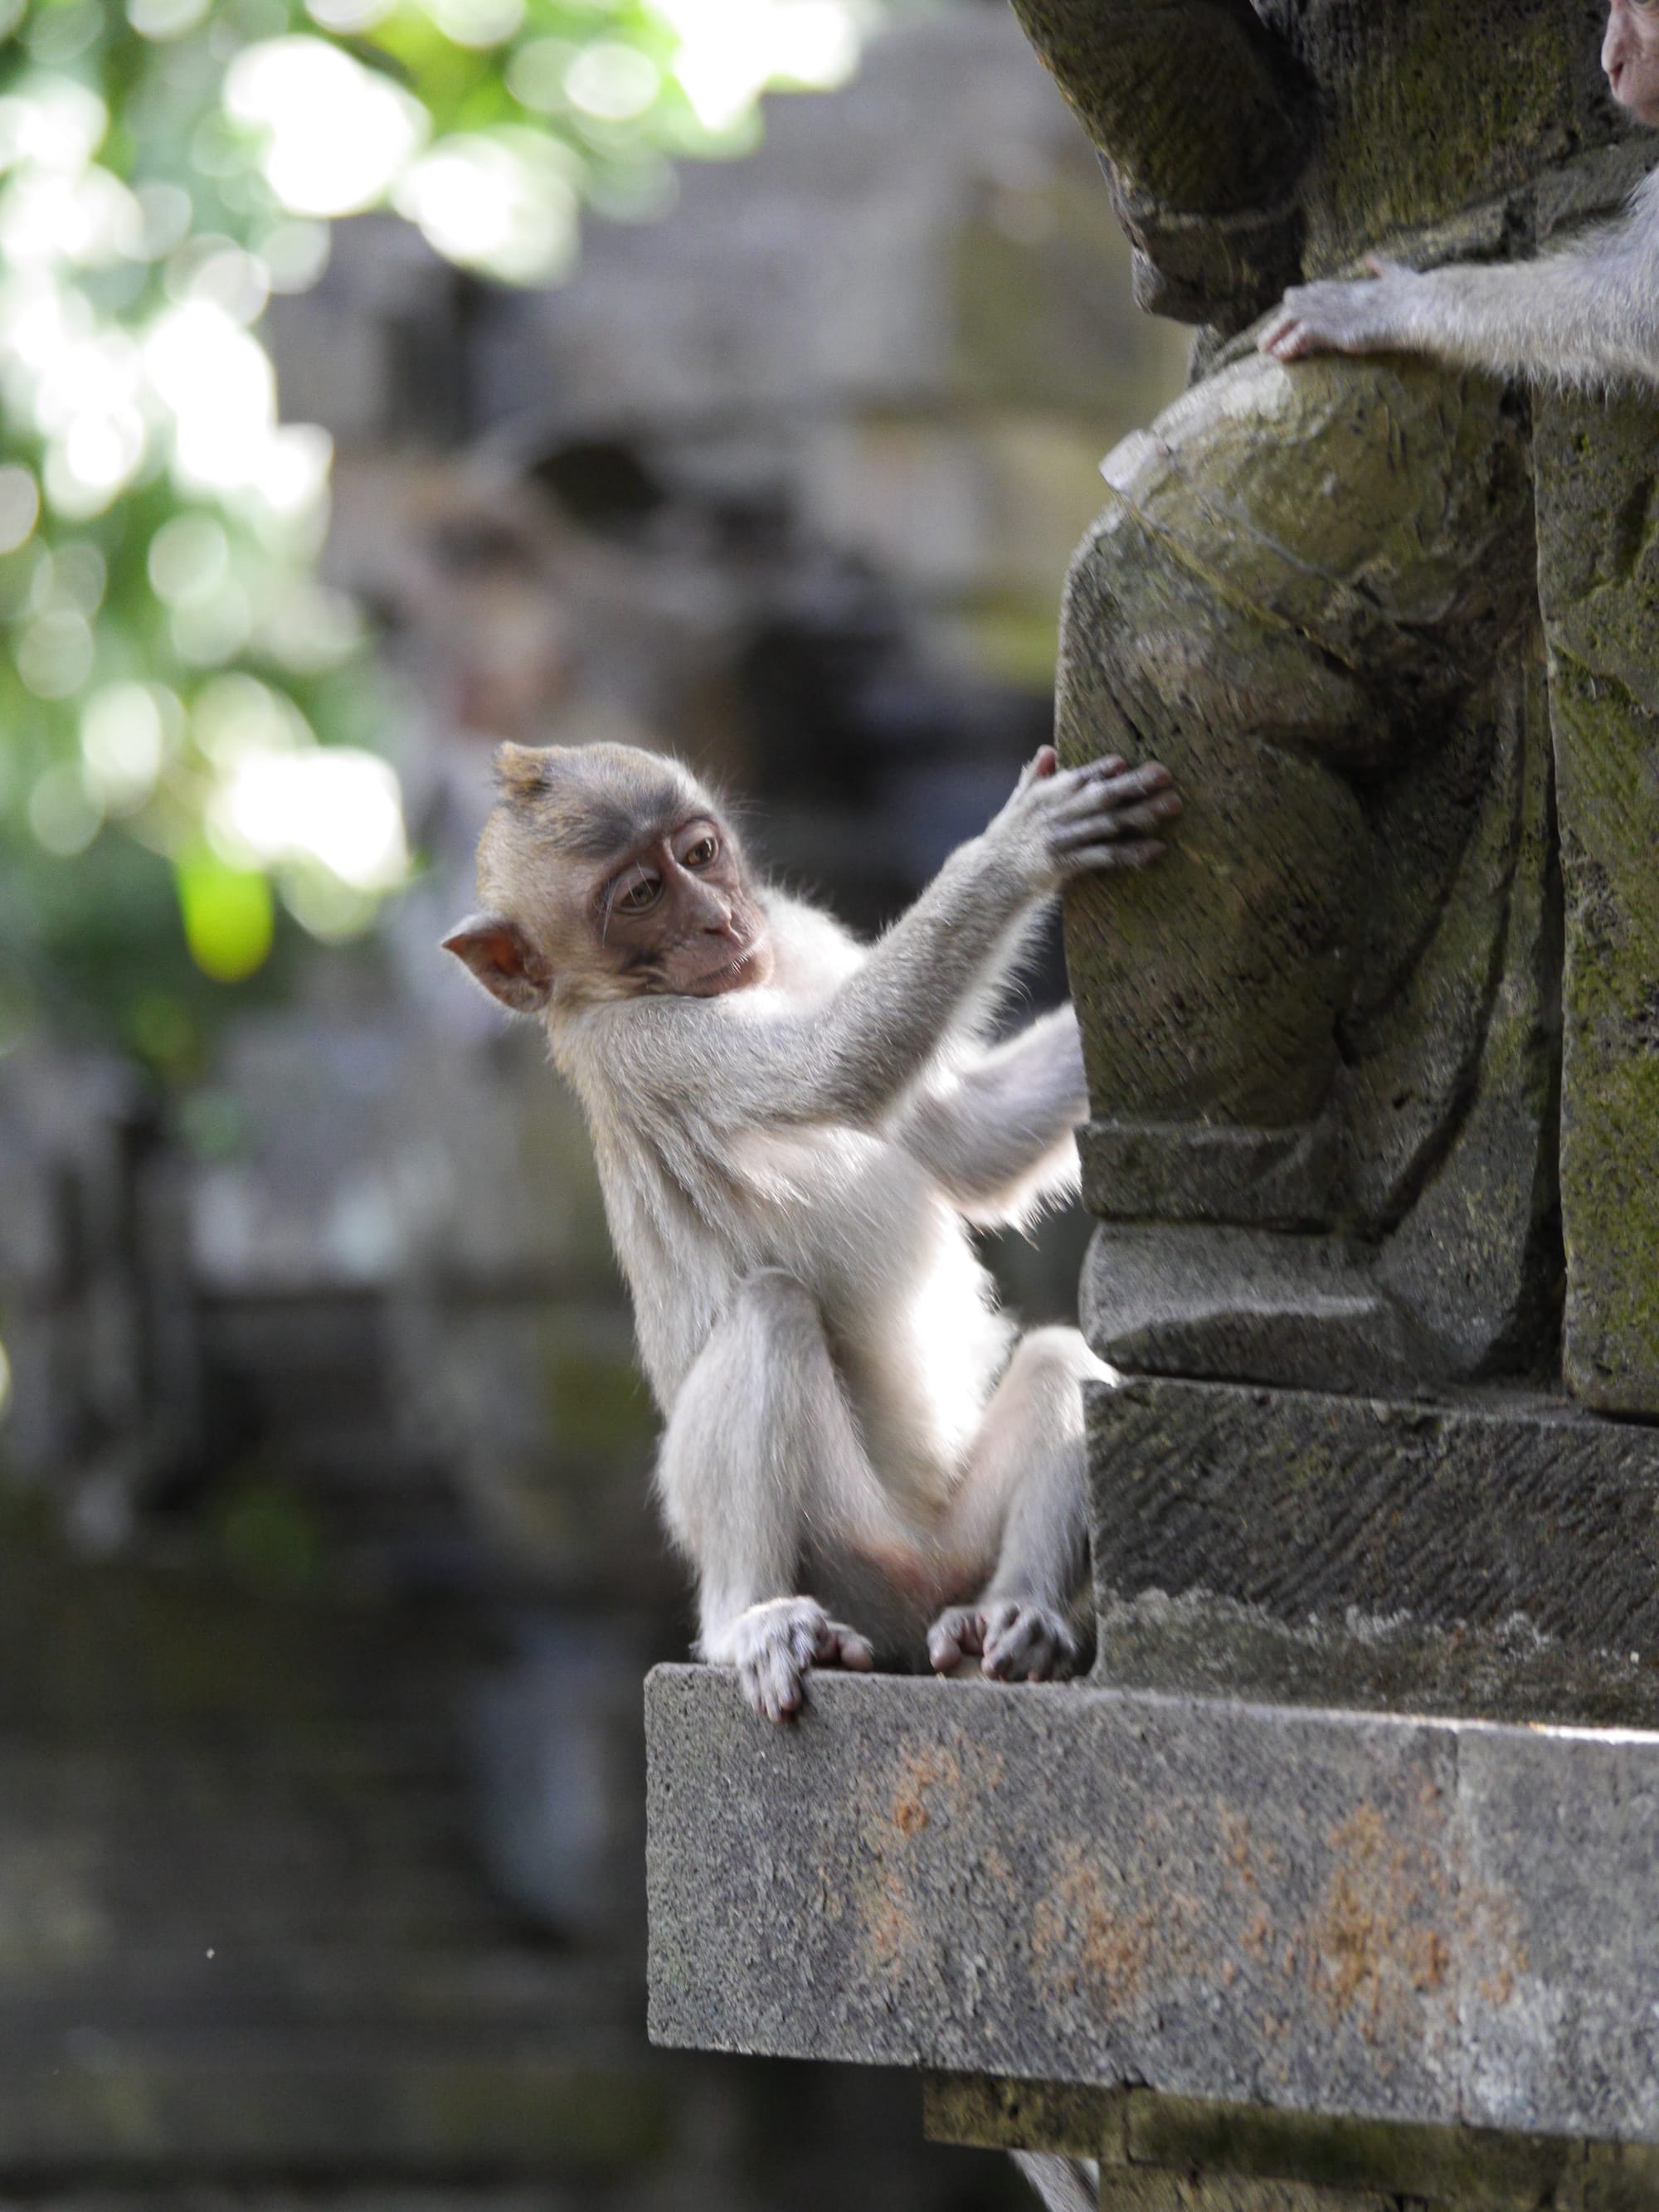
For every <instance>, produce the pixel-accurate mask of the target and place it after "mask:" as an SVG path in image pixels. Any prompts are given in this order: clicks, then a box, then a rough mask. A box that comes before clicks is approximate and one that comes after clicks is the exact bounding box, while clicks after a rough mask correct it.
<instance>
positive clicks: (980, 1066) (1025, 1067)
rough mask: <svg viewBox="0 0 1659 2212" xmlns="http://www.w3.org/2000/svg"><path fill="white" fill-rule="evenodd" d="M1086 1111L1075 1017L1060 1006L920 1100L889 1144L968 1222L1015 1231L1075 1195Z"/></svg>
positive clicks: (1086, 1094)
mask: <svg viewBox="0 0 1659 2212" xmlns="http://www.w3.org/2000/svg"><path fill="white" fill-rule="evenodd" d="M1088 1110H1089V1094H1088V1090H1087V1086H1086V1085H1085V1081H1084V1076H1083V1048H1082V1046H1081V1044H1080V1042H1079V1038H1078V1030H1077V1016H1076V1014H1075V1013H1074V1012H1073V1010H1072V1008H1071V1007H1070V1006H1060V1007H1058V1008H1057V1009H1056V1010H1055V1011H1054V1012H1053V1013H1051V1014H1045V1015H1044V1016H1043V1017H1042V1019H1041V1020H1040V1021H1036V1022H1033V1023H1032V1024H1031V1025H1030V1028H1029V1029H1026V1030H1021V1031H1020V1033H1019V1034H1018V1036H1012V1037H1010V1038H1009V1039H1008V1040H1007V1042H1006V1043H1004V1044H1000V1045H998V1046H996V1047H995V1048H994V1049H993V1050H991V1051H990V1052H987V1054H985V1055H984V1056H983V1058H982V1059H981V1060H978V1061H976V1062H975V1063H974V1064H973V1065H971V1066H969V1067H967V1068H965V1069H963V1072H962V1073H961V1074H960V1075H959V1076H958V1077H957V1079H956V1080H955V1081H954V1082H953V1083H952V1084H951V1085H950V1086H949V1088H947V1089H945V1090H940V1091H928V1092H927V1094H926V1095H925V1096H923V1097H921V1098H919V1099H918V1100H917V1101H916V1103H915V1105H914V1106H912V1107H910V1108H908V1109H907V1110H906V1112H905V1113H904V1114H903V1115H902V1116H901V1117H900V1119H899V1121H898V1122H897V1123H896V1126H895V1128H894V1131H893V1134H894V1136H895V1138H896V1140H897V1142H898V1143H899V1144H901V1145H902V1146H903V1147H904V1149H905V1151H906V1152H909V1153H911V1154H912V1155H913V1156H914V1157H915V1158H917V1159H919V1160H920V1161H921V1163H922V1164H923V1165H924V1166H925V1167H926V1168H927V1170H929V1172H930V1173H931V1174H932V1175H933V1176H934V1177H935V1178H936V1180H937V1181H938V1182H939V1186H940V1188H942V1189H943V1190H944V1191H945V1194H946V1195H947V1196H948V1197H950V1198H951V1199H952V1200H954V1201H955V1203H956V1204H957V1206H959V1207H960V1209H961V1211H962V1212H963V1213H964V1214H965V1215H966V1216H967V1217H968V1218H969V1220H971V1221H976V1222H979V1223H981V1225H985V1226H987V1227H988V1226H992V1225H1000V1224H1002V1223H1024V1221H1026V1220H1028V1219H1030V1218H1031V1217H1032V1215H1033V1214H1034V1213H1035V1212H1036V1210H1037V1209H1038V1208H1039V1207H1040V1206H1042V1203H1043V1201H1044V1200H1047V1199H1049V1198H1053V1197H1057V1196H1058V1195H1060V1194H1061V1193H1062V1192H1065V1191H1069V1190H1070V1189H1072V1188H1073V1187H1074V1186H1075V1183H1076V1181H1077V1154H1076V1151H1075V1148H1074V1146H1073V1144H1072V1141H1071V1139H1072V1132H1073V1129H1075V1128H1076V1127H1077V1125H1078V1123H1079V1121H1082V1120H1083V1119H1084V1118H1085V1115H1086V1114H1087V1113H1088Z"/></svg>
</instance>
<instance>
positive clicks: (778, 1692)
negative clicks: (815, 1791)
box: [703, 1597, 876, 1721]
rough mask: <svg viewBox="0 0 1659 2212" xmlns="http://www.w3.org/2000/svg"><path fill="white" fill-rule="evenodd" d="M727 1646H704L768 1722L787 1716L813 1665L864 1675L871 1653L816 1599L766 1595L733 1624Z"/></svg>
mask: <svg viewBox="0 0 1659 2212" xmlns="http://www.w3.org/2000/svg"><path fill="white" fill-rule="evenodd" d="M726 1640H727V1641H728V1642H729V1644H730V1649H729V1650H727V1649H726V1648H724V1645H723V1646H722V1648H721V1649H720V1650H705V1652H704V1654H703V1656H704V1657H705V1658H706V1659H708V1660H710V1661H712V1662H714V1663H715V1664H717V1665H726V1666H734V1667H735V1668H737V1670H738V1680H740V1681H741V1682H742V1684H743V1692H744V1696H745V1697H746V1698H747V1699H748V1700H749V1702H750V1705H752V1706H753V1707H754V1708H755V1711H757V1713H761V1714H763V1716H764V1717H766V1719H768V1720H769V1721H787V1720H788V1719H790V1718H791V1717H792V1716H793V1715H794V1714H795V1713H798V1712H799V1711H800V1708H801V1706H802V1705H803V1703H804V1702H805V1695H806V1677H807V1674H808V1673H809V1672H810V1670H811V1668H814V1667H844V1668H847V1670H848V1672H849V1673H850V1674H869V1673H870V1671H871V1669H872V1668H873V1667H874V1665H875V1663H876V1657H875V1653H874V1652H873V1651H872V1649H871V1647H870V1645H869V1644H868V1643H866V1640H865V1638H863V1637H862V1636H860V1634H859V1633H858V1632H857V1630H856V1629H853V1628H848V1626H846V1624H845V1623H844V1622H843V1621H839V1620H830V1618H829V1614H828V1613H825V1611H824V1609H823V1607H822V1606H821V1605H820V1604H819V1603H818V1601H817V1599H816V1598H810V1597H779V1598H769V1599H768V1601H766V1603H765V1604H763V1605H751V1606H750V1607H749V1609H748V1611H747V1612H746V1613H739V1614H738V1618H737V1619H736V1620H734V1621H733V1622H732V1628H731V1632H730V1636H729V1638H728V1639H726Z"/></svg>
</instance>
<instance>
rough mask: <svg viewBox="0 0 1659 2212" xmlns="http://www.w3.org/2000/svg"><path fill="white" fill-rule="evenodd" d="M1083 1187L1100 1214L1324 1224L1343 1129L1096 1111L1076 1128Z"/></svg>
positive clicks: (1267, 1224) (1140, 1218)
mask: <svg viewBox="0 0 1659 2212" xmlns="http://www.w3.org/2000/svg"><path fill="white" fill-rule="evenodd" d="M1078 1150H1079V1153H1080V1155H1081V1157H1082V1161H1083V1195H1084V1200H1085V1204H1086V1205H1087V1206H1088V1208H1089V1211H1090V1212H1091V1213H1093V1214H1095V1215H1097V1217H1098V1218H1100V1219H1101V1220H1102V1221H1146V1220H1156V1221H1195V1222H1218V1223H1243V1224H1249V1225H1259V1226H1261V1227H1266V1228H1273V1229H1309V1228H1316V1227H1318V1226H1319V1225H1321V1224H1322V1223H1323V1222H1324V1221H1325V1220H1327V1219H1328V1217H1329V1213H1330V1207H1331V1190H1332V1183H1333V1182H1334V1176H1335V1171H1336V1157H1335V1153H1336V1146H1335V1133H1334V1131H1333V1129H1332V1128H1331V1127H1330V1126H1329V1125H1328V1123H1326V1122H1315V1123H1314V1124H1313V1125H1312V1126H1311V1127H1307V1128H1299V1129H1240V1128H1230V1127H1226V1126H1225V1125H1206V1124H1204V1123H1201V1122H1200V1123H1194V1122H1190V1121H1139V1122H1137V1121H1091V1122H1089V1123H1087V1124H1086V1126H1085V1127H1084V1128H1082V1129H1080V1130H1079V1133H1078Z"/></svg>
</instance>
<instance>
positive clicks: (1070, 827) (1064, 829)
mask: <svg viewBox="0 0 1659 2212" xmlns="http://www.w3.org/2000/svg"><path fill="white" fill-rule="evenodd" d="M1180 811H1181V799H1180V797H1179V796H1178V794H1177V793H1175V792H1173V791H1161V792H1158V793H1157V794H1156V795H1155V796H1154V797H1152V798H1151V799H1142V800H1141V801H1140V802H1139V804H1138V805H1134V806H1113V807H1097V808H1093V809H1091V811H1089V812H1088V813H1086V814H1080V815H1078V816H1076V817H1073V818H1071V819H1068V820H1067V821H1066V822H1065V823H1062V824H1061V826H1060V828H1059V829H1056V830H1055V832H1054V847H1055V849H1056V851H1058V852H1061V853H1065V852H1068V851H1075V850H1076V849H1078V848H1080V847H1082V846H1085V845H1098V844H1103V843H1104V842H1105V841H1106V840H1107V839H1108V838H1110V837H1126V836H1132V835H1133V834H1134V833H1136V832H1137V831H1139V830H1143V829H1157V827H1158V823H1160V822H1170V821H1173V820H1174V818H1175V817H1176V815H1177V814H1179V813H1180Z"/></svg>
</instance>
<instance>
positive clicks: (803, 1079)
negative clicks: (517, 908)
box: [613, 747, 1181, 1130]
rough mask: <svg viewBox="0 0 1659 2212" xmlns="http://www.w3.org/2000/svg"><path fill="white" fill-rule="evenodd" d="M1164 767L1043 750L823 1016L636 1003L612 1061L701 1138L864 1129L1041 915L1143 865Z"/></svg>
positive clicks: (1163, 798)
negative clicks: (722, 1131)
mask: <svg viewBox="0 0 1659 2212" xmlns="http://www.w3.org/2000/svg"><path fill="white" fill-rule="evenodd" d="M1180 805H1181V802H1180V800H1179V799H1177V798H1176V796H1175V794H1174V793H1173V792H1171V790H1170V776H1169V772H1168V770H1167V769H1164V768H1162V767H1160V766H1159V765H1158V763H1155V762H1154V763H1147V764H1146V765H1145V766H1143V767H1140V768H1135V769H1125V768H1124V766H1123V763H1122V762H1121V761H1120V760H1115V759H1112V760H1104V761H1097V762H1094V763H1091V765H1090V766H1088V767H1087V768H1082V769H1071V770H1067V771H1059V770H1057V769H1056V768H1055V766H1054V754H1053V752H1052V750H1049V749H1048V747H1044V749H1043V750H1042V752H1041V753H1040V754H1039V755H1038V756H1037V758H1036V761H1035V762H1033V763H1032V764H1031V766H1030V768H1029V769H1027V770H1026V772H1025V775H1024V777H1023V778H1022V779H1021V781H1020V783H1019V785H1018V788H1017V789H1016V791H1015V793H1014V795H1013V797H1012V799H1010V800H1009V802H1008V804H1007V805H1006V806H1005V807H1004V808H1003V810H1002V811H1001V813H1000V814H999V815H998V816H997V817H996V819H995V820H994V822H993V823H991V825H990V827H989V828H988V829H987V830H986V831H985V832H984V834H983V835H982V836H978V837H975V838H974V839H972V840H971V841H970V842H969V843H968V844H966V845H963V846H961V847H959V848H957V851H956V852H954V853H953V854H951V857H950V859H949V860H947V861H946V862H945V866H943V867H942V868H941V869H940V871H939V874H938V875H937V876H936V877H935V878H933V882H932V883H931V884H929V885H928V887H927V890H925V891H924V892H923V893H922V895H921V897H920V898H919V899H918V900H917V901H916V902H915V905H914V906H913V907H912V908H910V910H909V912H908V914H906V915H903V916H902V919H901V920H899V921H896V923H895V924H894V925H893V927H892V928H891V929H890V930H889V931H888V933H887V934H886V935H885V936H884V938H882V939H880V940H879V942H878V943H877V944H876V945H874V946H872V949H871V951H870V954H869V957H867V958H866V960H865V961H864V962H863V963H862V964H861V966H860V968H859V969H857V970H856V971H855V972H854V974H853V975H851V976H849V977H848V980H847V981H845V982H844V983H842V985H841V986H840V987H838V988H837V989H836V992H835V993H834V994H832V996H831V997H830V998H829V1000H828V1002H827V1003H826V1004H824V1005H823V1006H818V1007H817V1008H815V1009H814V1010H813V1011H812V1012H811V1013H803V1012H799V1011H797V1010H794V1009H791V1008H787V1007H785V1008H781V1009H780V1008H778V1007H777V1006H775V1005H773V1006H769V1005H767V1004H766V1003H765V1001H764V1000H763V999H762V997H761V994H756V1000H755V1002H754V1003H753V1004H752V1005H748V1006H745V1005H744V1004H742V1003H741V1002H740V994H732V996H731V997H730V998H727V999H725V1000H714V1001H712V1002H710V1003H708V1004H707V1005H705V1004H704V1003H703V1002H702V1001H700V1000H693V999H683V998H666V997H665V998H659V999H655V1000H641V1001H638V1002H635V1004H634V1005H633V1006H630V1007H629V1010H628V1015H629V1018H628V1021H627V1023H626V1024H619V1025H618V1028H619V1031H620V1034H619V1036H618V1037H617V1042H616V1046H615V1047H614V1048H613V1049H616V1050H617V1051H618V1052H619V1053H620V1054H627V1055H628V1057H629V1071H630V1073H631V1074H632V1076H633V1079H634V1080H635V1084H636V1085H637V1086H638V1088H639V1089H640V1090H641V1091H647V1092H654V1093H655V1095H656V1096H657V1097H659V1099H660V1100H661V1101H662V1102H663V1104H664V1106H665V1108H671V1107H677V1106H678V1107H683V1106H684V1104H685V1103H689V1102H692V1101H695V1103H696V1106H697V1107H698V1109H699V1110H700V1112H701V1113H702V1115H704V1116H705V1117H706V1119H707V1121H708V1123H709V1124H711V1125H712V1126H714V1127H720V1126H722V1125H724V1126H726V1127H730V1128H733V1129H739V1130H746V1129H753V1128H755V1127H763V1126H764V1125H766V1124H767V1123H773V1124H778V1123H795V1124H802V1123H810V1122H820V1121H840V1122H850V1123H853V1124H855V1125H858V1124H863V1125H865V1126H870V1125H872V1124H874V1123H876V1122H878V1121H880V1120H881V1119H882V1118H883V1117H884V1115H887V1114H888V1113H890V1111H891V1110H892V1109H893V1108H894V1106H895V1105H896V1104H897V1103H898V1102H899V1100H900V1099H901V1098H902V1096H903V1094H904V1093H905V1091H907V1090H908V1088H909V1086H910V1085H911V1084H913V1083H914V1082H915V1079H916V1078H917V1077H918V1076H919V1075H921V1073H922V1072H923V1070H924V1069H925V1068H926V1067H927V1064H928V1062H929V1061H930V1060H932V1059H933V1056H934V1055H935V1054H937V1053H938V1052H939V1048H940V1046H941V1044H942V1043H943V1042H944V1040H945V1037H946V1036H947V1035H948V1033H949V1032H950V1030H951V1029H952V1028H953V1027H955V1026H956V1025H957V1024H959V1022H960V1019H961V1017H962V1014H963V1009H964V1007H965V1006H968V1004H969V1002H970V1001H971V1000H973V999H974V997H975V995H976V994H979V993H981V992H982V991H984V990H985V989H986V988H987V986H988V985H990V984H991V983H993V982H994V980H995V979H996V977H997V976H998V975H1000V974H1001V973H1002V972H1003V971H1004V970H1005V969H1006V965H1007V963H1009V961H1010V960H1012V958H1014V957H1018V951H1019V949H1020V946H1021V944H1022V942H1023V939H1024V934H1025V932H1026V930H1027V929H1028V928H1029V927H1030V922H1031V921H1032V919H1033V916H1034V912H1035V909H1036V907H1037V905H1038V904H1039V902H1041V901H1042V899H1043V898H1044V897H1045V896H1047V895H1048V893H1049V892H1051V891H1053V890H1058V889H1059V887H1060V884H1063V883H1065V882H1066V881H1068V880H1069V879H1070V878H1072V877H1073V876H1078V875H1082V874H1085V873H1087V872H1090V871H1091V870H1095V869H1106V868H1123V867H1145V866H1146V865H1147V864H1148V863H1149V862H1150V861H1152V860H1156V859H1157V857H1158V854H1160V853H1161V852H1162V851H1163V849H1164V848H1163V847H1162V845H1161V844H1159V843H1158V842H1157V840H1156V838H1155V836H1153V835H1152V833H1153V832H1154V831H1156V830H1157V829H1158V828H1159V827H1160V826H1161V824H1162V823H1164V822H1166V821H1168V820H1169V819H1170V817H1172V816H1173V815H1175V814H1176V813H1177V812H1179V811H1180Z"/></svg>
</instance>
